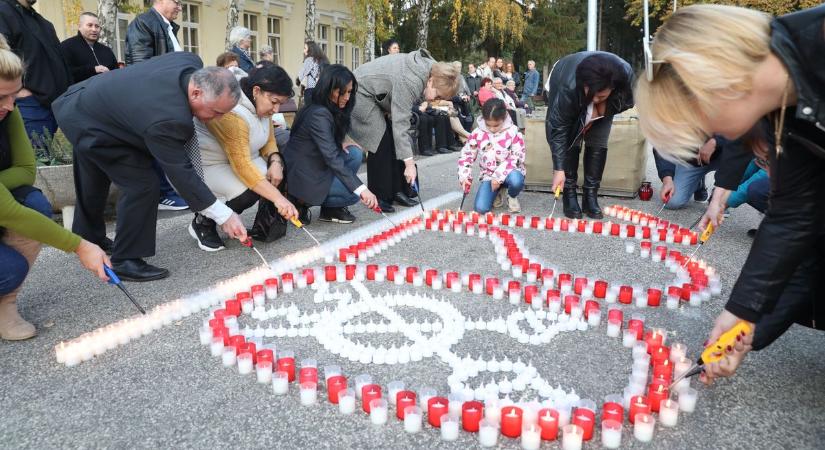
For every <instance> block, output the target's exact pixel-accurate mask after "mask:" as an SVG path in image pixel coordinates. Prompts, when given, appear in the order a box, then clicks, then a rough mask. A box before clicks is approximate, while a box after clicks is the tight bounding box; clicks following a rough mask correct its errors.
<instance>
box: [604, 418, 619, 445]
mask: <svg viewBox="0 0 825 450" xmlns="http://www.w3.org/2000/svg"><path fill="white" fill-rule="evenodd" d="M602 445H603V446H604V447H605V448H619V447H621V445H622V423H621V422H619V421H617V420H612V419H610V420H603V421H602Z"/></svg>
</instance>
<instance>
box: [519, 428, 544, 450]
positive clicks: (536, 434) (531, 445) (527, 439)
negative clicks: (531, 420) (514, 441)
mask: <svg viewBox="0 0 825 450" xmlns="http://www.w3.org/2000/svg"><path fill="white" fill-rule="evenodd" d="M539 447H541V429H540V428H539V426H538V425H536V424H529V425H525V426H524V428H522V430H521V448H523V449H524V450H538V448H539Z"/></svg>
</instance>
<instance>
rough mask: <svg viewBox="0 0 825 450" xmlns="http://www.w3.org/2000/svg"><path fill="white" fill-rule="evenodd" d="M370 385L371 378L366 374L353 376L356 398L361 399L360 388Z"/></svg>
mask: <svg viewBox="0 0 825 450" xmlns="http://www.w3.org/2000/svg"><path fill="white" fill-rule="evenodd" d="M368 384H372V376H371V375H369V374H366V373H362V374H361V375H356V376H355V395H356V396H357V397H358V398H361V388H363V387H364V386H366V385H368Z"/></svg>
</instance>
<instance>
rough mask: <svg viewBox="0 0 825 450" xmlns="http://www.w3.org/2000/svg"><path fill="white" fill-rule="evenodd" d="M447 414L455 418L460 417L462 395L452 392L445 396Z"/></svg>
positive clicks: (462, 401)
mask: <svg viewBox="0 0 825 450" xmlns="http://www.w3.org/2000/svg"><path fill="white" fill-rule="evenodd" d="M447 403H448V405H447V413H448V414H452V415H454V416H456V417H458V416H459V415H461V407H462V405H464V394H462V393H461V392H454V393H452V394H450V395H448V396H447Z"/></svg>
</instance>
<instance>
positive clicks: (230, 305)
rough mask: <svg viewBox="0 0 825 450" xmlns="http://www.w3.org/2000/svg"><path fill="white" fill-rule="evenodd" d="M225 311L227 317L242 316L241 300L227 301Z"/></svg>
mask: <svg viewBox="0 0 825 450" xmlns="http://www.w3.org/2000/svg"><path fill="white" fill-rule="evenodd" d="M224 309H225V310H226V315H227V316H240V315H241V301H240V300H236V299H233V300H227V301H226V304H225V305H224Z"/></svg>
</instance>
